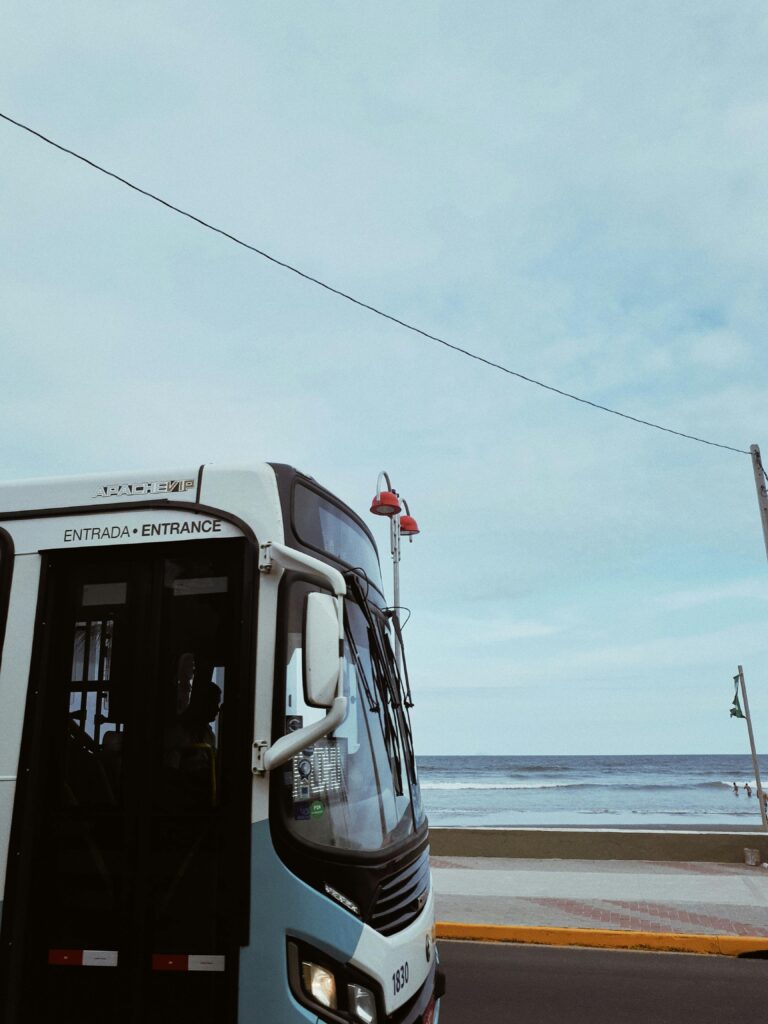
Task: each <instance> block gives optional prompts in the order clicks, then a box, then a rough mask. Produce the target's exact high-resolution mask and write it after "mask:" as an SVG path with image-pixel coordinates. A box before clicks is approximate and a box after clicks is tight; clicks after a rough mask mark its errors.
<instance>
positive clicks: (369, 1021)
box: [347, 985, 376, 1024]
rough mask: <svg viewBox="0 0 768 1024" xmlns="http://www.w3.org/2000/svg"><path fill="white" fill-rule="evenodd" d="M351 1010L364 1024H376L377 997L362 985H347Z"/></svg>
mask: <svg viewBox="0 0 768 1024" xmlns="http://www.w3.org/2000/svg"><path fill="white" fill-rule="evenodd" d="M347 998H348V1000H349V1010H350V1013H351V1014H352V1016H353V1017H355V1018H356V1019H357V1020H359V1021H362V1024H376V997H375V996H374V994H373V992H371V991H370V989H367V988H363V986H362V985H347Z"/></svg>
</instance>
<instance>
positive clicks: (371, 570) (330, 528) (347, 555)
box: [293, 484, 383, 589]
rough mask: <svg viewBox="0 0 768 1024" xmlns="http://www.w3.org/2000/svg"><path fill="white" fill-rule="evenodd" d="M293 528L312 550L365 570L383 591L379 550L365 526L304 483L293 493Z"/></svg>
mask: <svg viewBox="0 0 768 1024" xmlns="http://www.w3.org/2000/svg"><path fill="white" fill-rule="evenodd" d="M293 528H294V530H295V531H296V536H297V537H298V538H299V540H301V541H303V542H304V543H305V544H307V545H308V546H309V547H311V548H315V549H316V550H317V551H324V552H326V553H327V554H329V555H332V556H333V557H334V558H338V559H339V561H341V562H345V563H346V564H347V565H348V566H350V568H352V569H362V570H363V572H364V573H365V575H366V576H367V577H368V579H369V580H372V582H373V583H375V584H376V586H378V587H379V589H383V587H382V583H381V569H380V567H379V558H378V555H377V553H376V548H375V547H374V544H373V541H372V540H371V538H370V537H369V536H368V534H367V533H366V532H365V530H364V529H363V528H362V526H360V524H359V523H356V522H355V521H354V519H352V518H351V517H350V516H349V515H347V514H346V513H345V512H344V511H342V509H340V508H339V507H338V506H337V505H334V504H333V502H330V501H327V500H326V499H325V498H323V497H321V496H320V495H319V494H318V493H317V492H316V491H313V490H311V489H310V488H309V487H304V486H303V484H297V485H296V487H295V488H294V492H293Z"/></svg>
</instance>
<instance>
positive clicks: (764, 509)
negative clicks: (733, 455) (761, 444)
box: [749, 444, 768, 556]
mask: <svg viewBox="0 0 768 1024" xmlns="http://www.w3.org/2000/svg"><path fill="white" fill-rule="evenodd" d="M749 453H750V455H751V456H752V469H753V471H754V474H755V487H756V488H757V503H758V505H759V506H760V522H761V524H762V527H763V540H764V541H765V554H766V556H768V490H766V487H765V470H764V469H763V462H762V459H761V458H760V449H759V448H758V446H757V445H756V444H753V445H750V446H749Z"/></svg>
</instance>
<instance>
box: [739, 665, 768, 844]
mask: <svg viewBox="0 0 768 1024" xmlns="http://www.w3.org/2000/svg"><path fill="white" fill-rule="evenodd" d="M734 682H737V683H738V684H739V685H740V686H741V696H742V698H743V700H744V717H745V718H746V719H747V729H748V731H749V746H750V749H751V751H752V767H753V768H754V770H755V785H756V786H757V802H758V803H759V804H760V817H761V818H762V819H763V828H765V829H768V815H766V812H765V800H764V799H763V784H762V782H761V781H760V766H759V765H758V763H757V750H756V748H755V734H754V733H753V732H752V716H751V715H750V713H749V701H748V700H747V684H746V683H745V682H744V669H743V668H742V667H741V665H739V674H738V675H737V676H734Z"/></svg>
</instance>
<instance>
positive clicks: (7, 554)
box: [0, 529, 13, 663]
mask: <svg viewBox="0 0 768 1024" xmlns="http://www.w3.org/2000/svg"><path fill="white" fill-rule="evenodd" d="M12 570H13V545H12V544H11V540H10V537H9V536H8V534H7V533H6V532H5V530H2V529H0V663H2V658H3V640H4V639H5V620H6V617H7V615H8V599H9V597H10V593H11V572H12Z"/></svg>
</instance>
